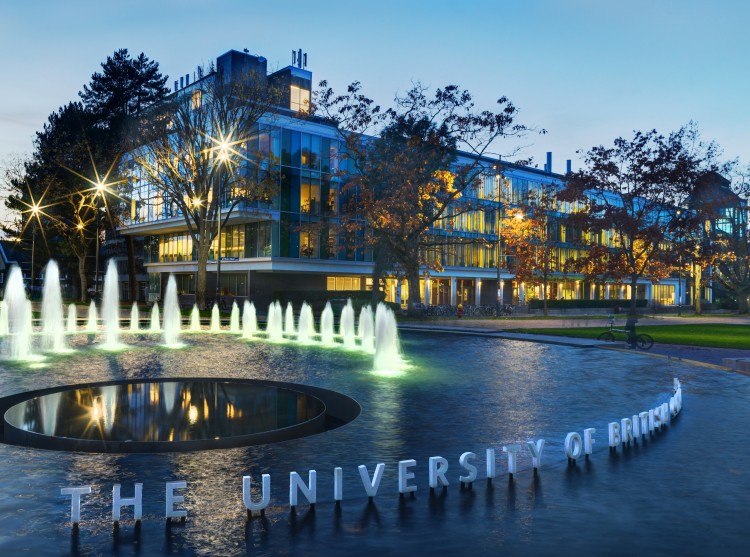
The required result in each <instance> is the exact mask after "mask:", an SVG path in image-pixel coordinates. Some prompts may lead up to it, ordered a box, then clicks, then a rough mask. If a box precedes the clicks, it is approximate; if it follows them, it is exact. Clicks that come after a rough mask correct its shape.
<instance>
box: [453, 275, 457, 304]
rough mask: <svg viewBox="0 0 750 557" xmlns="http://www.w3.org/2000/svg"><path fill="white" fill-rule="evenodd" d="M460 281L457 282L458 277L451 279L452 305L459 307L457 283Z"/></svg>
mask: <svg viewBox="0 0 750 557" xmlns="http://www.w3.org/2000/svg"><path fill="white" fill-rule="evenodd" d="M457 282H458V281H457V280H456V277H451V305H452V306H455V305H458V301H457V298H458V297H457V296H456V283H457Z"/></svg>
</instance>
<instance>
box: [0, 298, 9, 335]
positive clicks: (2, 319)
mask: <svg viewBox="0 0 750 557" xmlns="http://www.w3.org/2000/svg"><path fill="white" fill-rule="evenodd" d="M7 334H8V305H7V304H6V303H5V300H0V336H5V335H7Z"/></svg>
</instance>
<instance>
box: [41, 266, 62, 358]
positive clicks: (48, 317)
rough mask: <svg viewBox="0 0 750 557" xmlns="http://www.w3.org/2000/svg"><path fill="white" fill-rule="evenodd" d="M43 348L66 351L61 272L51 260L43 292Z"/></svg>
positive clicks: (46, 270)
mask: <svg viewBox="0 0 750 557" xmlns="http://www.w3.org/2000/svg"><path fill="white" fill-rule="evenodd" d="M42 348H43V349H44V350H51V351H53V352H63V351H65V349H66V347H65V323H64V319H63V302H62V292H61V289H60V270H59V268H58V266H57V262H55V261H54V260H53V259H50V260H49V262H48V263H47V267H46V269H45V273H44V289H43V291H42Z"/></svg>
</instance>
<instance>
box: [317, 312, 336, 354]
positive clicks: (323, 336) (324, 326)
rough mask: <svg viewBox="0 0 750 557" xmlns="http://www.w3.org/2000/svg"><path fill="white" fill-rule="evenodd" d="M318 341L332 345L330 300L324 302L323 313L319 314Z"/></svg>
mask: <svg viewBox="0 0 750 557" xmlns="http://www.w3.org/2000/svg"><path fill="white" fill-rule="evenodd" d="M320 342H322V343H323V344H324V345H326V346H333V344H334V340H333V308H331V302H326V307H325V308H324V309H323V313H321V314H320Z"/></svg>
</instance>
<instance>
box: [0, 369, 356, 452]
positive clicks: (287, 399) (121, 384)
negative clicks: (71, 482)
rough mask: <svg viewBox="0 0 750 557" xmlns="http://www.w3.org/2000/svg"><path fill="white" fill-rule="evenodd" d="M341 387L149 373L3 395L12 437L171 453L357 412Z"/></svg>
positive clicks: (283, 435) (49, 444)
mask: <svg viewBox="0 0 750 557" xmlns="http://www.w3.org/2000/svg"><path fill="white" fill-rule="evenodd" d="M360 410H361V409H360V406H359V404H358V403H357V402H356V401H354V400H353V399H351V398H349V397H347V396H345V395H343V394H341V393H337V392H335V391H330V390H327V389H321V388H318V387H312V386H309V385H298V384H293V383H283V382H275V381H261V380H250V379H248V380H237V379H218V380H217V379H200V378H196V379H179V380H177V379H151V380H139V381H110V382H104V383H90V384H84V385H72V386H66V387H57V388H53V389H44V390H41V391H31V392H27V393H22V394H19V395H13V396H10V397H6V398H4V399H0V411H2V412H3V417H4V423H3V428H4V430H3V439H2V441H3V442H5V443H9V444H15V445H23V446H30V447H36V448H41V449H53V450H66V451H85V452H173V451H194V450H204V449H216V448H228V447H239V446H247V445H258V444H263V443H274V442H278V441H285V440H288V439H295V438H299V437H305V436H308V435H314V434H316V433H321V432H323V431H327V430H329V429H333V428H335V427H338V426H340V425H343V424H345V423H348V422H349V421H351V420H353V419H354V418H356V417H357V416H358V415H359V413H360Z"/></svg>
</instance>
